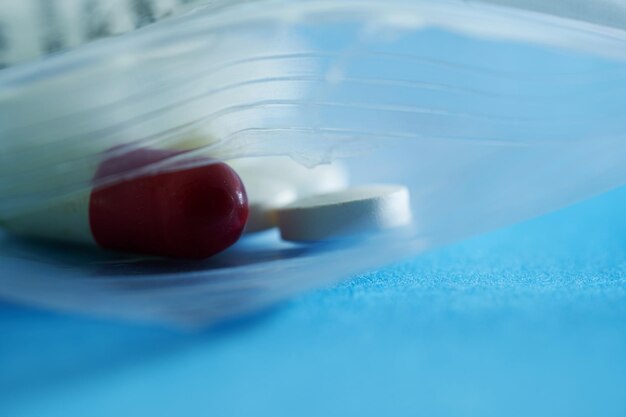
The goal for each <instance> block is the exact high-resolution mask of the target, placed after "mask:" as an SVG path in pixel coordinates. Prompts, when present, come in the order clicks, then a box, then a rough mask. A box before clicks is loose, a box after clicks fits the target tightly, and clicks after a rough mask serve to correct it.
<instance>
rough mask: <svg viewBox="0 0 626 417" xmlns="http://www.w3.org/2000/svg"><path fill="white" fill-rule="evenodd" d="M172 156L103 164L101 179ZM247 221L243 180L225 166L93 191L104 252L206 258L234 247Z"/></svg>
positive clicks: (153, 154) (93, 221)
mask: <svg viewBox="0 0 626 417" xmlns="http://www.w3.org/2000/svg"><path fill="white" fill-rule="evenodd" d="M176 154H177V152H172V151H156V150H148V149H142V150H138V151H133V152H130V153H127V154H125V155H122V156H119V157H115V158H111V159H109V160H106V161H105V162H103V163H102V164H101V165H100V167H99V169H98V171H97V173H96V176H95V179H96V180H97V179H101V178H104V177H107V176H109V175H115V174H119V173H123V172H127V171H129V170H133V169H137V168H141V167H143V166H146V165H149V164H152V163H155V162H158V161H161V160H163V159H165V158H167V157H171V156H173V155H176ZM247 219H248V202H247V197H246V192H245V189H244V186H243V184H242V182H241V179H240V178H239V177H238V176H237V174H236V173H235V171H233V169H232V168H230V167H229V166H228V165H226V164H224V163H219V162H216V163H213V164H210V165H203V166H199V167H194V168H185V169H181V170H178V171H172V172H163V173H158V174H153V175H147V176H142V177H138V178H134V179H130V180H126V181H123V182H120V183H116V184H114V185H110V186H104V187H100V188H95V189H94V190H93V191H92V193H91V197H90V201H89V223H90V228H91V233H92V235H93V238H94V240H95V241H96V243H97V244H98V245H99V246H102V247H103V248H106V249H112V250H118V251H125V252H135V253H143V254H149V255H157V256H166V257H174V258H186V259H204V258H208V257H210V256H212V255H215V254H216V253H218V252H221V251H223V250H224V249H226V248H228V247H229V246H231V245H232V244H234V243H235V242H236V241H237V240H238V239H239V237H240V236H241V234H242V233H243V230H244V227H245V225H246V221H247Z"/></svg>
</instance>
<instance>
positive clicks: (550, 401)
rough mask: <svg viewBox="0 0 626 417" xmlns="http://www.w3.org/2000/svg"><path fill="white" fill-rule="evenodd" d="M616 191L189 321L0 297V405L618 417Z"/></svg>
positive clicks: (621, 343) (622, 328)
mask: <svg viewBox="0 0 626 417" xmlns="http://www.w3.org/2000/svg"><path fill="white" fill-rule="evenodd" d="M625 272H626V189H625V188H623V189H619V190H616V191H613V192H610V193H608V194H605V195H602V196H599V197H596V198H594V199H591V200H589V201H587V202H583V203H580V204H578V205H575V206H572V207H570V208H567V209H564V210H561V211H559V212H556V213H552V214H549V215H546V216H544V217H541V218H538V219H534V220H531V221H528V222H525V223H523V224H519V225H515V226H512V227H509V228H506V229H503V230H499V231H496V232H492V233H490V234H486V235H483V236H480V237H476V238H473V239H471V240H468V241H465V242H462V243H459V244H456V245H453V246H450V247H447V248H443V249H439V250H436V251H432V252H430V253H427V254H425V255H422V256H418V257H416V258H414V259H411V260H408V261H405V262H402V263H398V264H396V265H393V266H389V267H386V268H382V269H380V270H378V271H374V272H371V273H369V274H367V275H364V276H359V277H354V278H353V279H351V280H349V281H347V282H345V283H343V284H340V285H337V286H335V287H333V288H329V289H323V290H319V291H316V292H312V293H309V294H306V295H303V296H301V297H299V298H297V299H294V300H292V301H291V302H288V303H286V304H284V305H282V306H280V307H277V308H275V309H273V310H272V311H269V312H266V313H263V314H261V315H258V316H256V317H252V318H250V319H247V320H245V321H240V322H237V323H231V324H228V325H223V326H221V327H218V328H213V329H208V330H206V331H201V332H179V331H175V330H171V329H164V328H155V327H142V326H139V325H128V324H123V323H119V322H107V321H101V320H93V319H88V318H83V317H76V316H71V315H60V314H53V313H48V312H42V311H36V310H31V309H27V308H22V307H17V306H12V305H8V304H5V305H2V306H1V307H0V334H1V335H2V336H1V342H0V415H1V416H4V417H9V416H10V417H13V416H37V417H43V416H86V415H88V416H91V417H97V416H107V417H108V416H143V415H146V416H173V415H181V416H192V415H213V416H250V415H255V416H282V415H285V416H296V415H297V416H320V415H333V416H334V415H337V416H345V415H364V416H367V415H372V416H381V415H428V416H448V415H450V416H452V415H454V416H476V415H483V416H503V415H509V416H510V415H533V416H537V415H541V416H543V415H545V416H554V415H567V416H579V415H580V416H582V415H585V416H588V415H601V416H618V415H620V416H623V415H625V414H626V395H624V394H625V393H626V356H625V355H624V353H625V352H626V280H625V276H626V275H625Z"/></svg>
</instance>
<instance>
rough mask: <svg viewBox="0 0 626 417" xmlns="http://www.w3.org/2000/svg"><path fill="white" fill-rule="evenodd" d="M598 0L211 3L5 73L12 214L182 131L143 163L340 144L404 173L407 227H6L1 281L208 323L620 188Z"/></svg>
mask: <svg viewBox="0 0 626 417" xmlns="http://www.w3.org/2000/svg"><path fill="white" fill-rule="evenodd" d="M490 3H500V2H499V1H498V2H495V1H494V2H490ZM510 3H511V4H513V5H515V6H520V7H523V8H525V9H531V10H533V9H537V10H539V11H546V12H558V13H560V14H562V15H564V16H568V17H581V16H579V15H577V14H576V13H577V12H576V10H582V9H577V7H576V6H577V5H578V4H579V3H577V2H573V1H572V2H566V1H563V2H560V3H559V4H560V7H556V6H555V7H554V9H549V8H548V7H550V6H545V7H544V6H542V5H541V4H540V3H538V2H537V3H533V2H528V3H526V2H510ZM594 5H595V6H594V10H595V12H594V13H591V12H590V13H585V17H586V18H588V20H589V22H583V21H582V20H573V19H564V18H561V17H557V16H552V15H549V14H543V13H537V12H536V11H527V10H519V9H513V8H508V7H500V6H498V5H492V4H485V3H482V2H457V1H439V2H432V1H428V2H415V1H410V2H409V1H406V2H405V1H399V0H394V1H386V2H382V1H345V2H331V1H328V2H326V1H318V0H311V1H256V2H240V3H231V4H230V5H224V4H219V5H213V6H211V5H209V6H207V7H206V8H202V9H198V10H196V11H195V12H193V13H190V14H187V15H184V16H182V17H178V18H172V19H168V20H166V21H163V22H160V23H157V24H154V25H151V26H149V27H147V28H144V29H141V30H139V31H136V32H132V33H128V34H125V35H123V36H121V37H119V38H109V39H104V40H101V41H97V42H94V43H92V44H89V45H86V46H84V47H80V48H77V49H75V50H72V51H69V52H66V53H63V54H59V55H55V56H51V57H48V58H46V59H45V60H43V61H41V62H37V63H32V64H24V65H18V66H15V67H11V68H8V69H5V70H3V71H1V72H0V221H4V222H7V221H10V219H11V217H12V216H16V215H24V214H25V213H26V214H29V213H30V214H32V215H34V216H37V215H39V213H41V212H42V211H45V210H46V207H49V206H50V205H51V204H55V202H58V201H63V199H65V198H70V197H69V196H73V195H77V194H80V193H85V192H88V191H89V190H90V189H91V187H94V186H99V185H103V184H111V183H115V182H116V181H123V180H126V179H128V178H133V177H136V176H139V175H145V174H146V170H140V171H128V172H124V173H121V174H117V175H115V176H110V177H107V178H102V179H99V181H98V182H97V183H96V184H94V183H93V171H94V169H95V167H96V166H97V165H98V163H99V161H102V160H103V158H107V157H108V156H110V155H119V154H124V153H125V152H131V151H133V150H135V149H137V148H142V147H160V148H172V149H180V148H181V147H184V148H185V149H191V151H189V152H187V153H184V154H182V155H179V156H177V157H175V158H170V159H168V160H166V161H162V162H160V163H159V164H155V165H154V166H150V167H149V169H148V171H149V172H158V171H160V170H168V169H180V167H185V166H189V165H192V164H194V163H197V160H198V159H197V157H198V155H209V156H211V157H212V158H217V159H221V160H232V159H238V158H244V157H259V156H276V155H282V156H288V157H291V158H292V159H294V160H296V161H298V162H300V163H301V164H303V165H306V166H315V165H318V164H324V163H329V162H332V161H336V160H339V161H342V162H343V163H344V164H346V165H347V167H348V169H349V171H350V174H351V178H352V181H353V182H354V183H356V184H359V183H370V182H392V183H402V184H406V185H407V186H409V187H410V189H411V197H412V200H413V211H414V213H413V215H414V218H415V223H414V226H413V227H411V228H408V229H403V230H401V231H399V232H396V233H390V234H384V235H376V236H371V237H369V238H364V239H357V240H353V241H342V242H339V243H338V242H335V243H324V244H322V243H320V244H316V245H309V246H301V245H294V244H290V243H285V242H281V241H280V240H279V238H278V236H277V234H276V233H274V232H268V233H264V234H260V235H256V236H249V237H246V238H244V239H242V240H241V241H240V242H239V243H238V244H237V245H235V246H234V247H233V248H231V249H229V250H228V251H226V252H224V253H223V254H220V255H218V256H216V257H214V258H211V259H210V260H207V261H204V262H198V263H196V262H191V263H190V262H184V263H181V262H175V261H163V260H157V259H146V258H137V257H124V256H120V255H116V254H108V253H100V252H96V251H90V250H81V249H77V248H72V250H71V251H69V250H68V248H67V247H60V246H56V247H53V246H42V245H38V244H35V243H32V242H28V241H21V240H18V239H15V238H9V237H8V236H3V237H2V239H3V240H2V243H1V248H2V249H1V250H0V270H1V271H3V272H2V273H0V295H3V296H5V297H9V298H11V299H17V300H21V301H24V302H28V303H34V304H37V305H43V306H47V307H51V308H62V309H68V310H72V311H82V312H89V313H96V314H102V315H107V316H115V317H120V318H126V319H139V320H152V321H160V322H163V321H165V322H174V323H179V324H185V325H196V324H197V325H203V324H207V323H211V322H214V321H217V320H221V319H223V318H228V317H233V316H237V315H240V314H244V313H247V312H252V311H256V310H258V309H260V308H263V307H266V306H268V305H271V304H273V303H275V302H277V301H281V300H284V299H286V298H288V297H290V296H292V295H293V294H296V293H298V292H301V291H304V290H307V289H310V288H314V287H318V286H320V285H327V284H330V283H333V282H336V281H337V280H339V279H342V278H346V277H349V276H351V275H353V274H355V273H359V272H362V271H366V270H368V269H372V268H376V267H379V266H381V265H384V264H386V263H389V262H392V261H394V260H398V259H401V258H404V257H407V256H412V255H415V254H418V253H419V252H420V251H424V250H427V249H429V248H433V247H436V246H440V245H443V244H447V243H450V242H454V241H456V240H459V239H462V238H464V237H467V236H471V235H473V234H477V233H481V232H484V231H487V230H491V229H494V228H497V227H501V226H504V225H507V224H510V223H513V222H517V221H521V220H523V219H526V218H529V217H532V216H536V215H539V214H542V213H545V212H547V211H550V210H553V209H556V208H559V207H562V206H564V205H566V204H570V203H572V202H574V201H578V200H580V199H583V198H586V197H589V196H591V195H593V194H597V193H600V192H602V191H605V190H608V189H610V188H612V187H616V186H619V185H622V184H623V183H624V182H625V180H626V164H625V163H624V162H625V160H626V157H625V156H623V154H622V152H621V150H622V147H623V145H622V142H623V140H624V139H623V133H622V130H623V121H622V117H621V113H622V109H623V108H624V104H625V101H626V95H625V94H624V84H625V83H626V80H625V77H624V74H625V72H624V69H625V68H626V66H625V65H624V62H623V58H624V51H625V50H626V49H625V48H624V46H625V45H626V42H625V40H626V35H625V34H626V32H623V31H622V30H621V28H622V27H623V22H624V21H625V20H622V19H620V16H621V14H620V12H621V13H623V10H625V9H626V8H624V7H620V6H617V5H616V4H613V3H612V2H609V1H604V2H594ZM526 6H528V7H526ZM598 23H601V24H602V25H599V24H598Z"/></svg>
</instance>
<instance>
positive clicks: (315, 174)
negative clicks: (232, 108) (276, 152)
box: [228, 156, 348, 198]
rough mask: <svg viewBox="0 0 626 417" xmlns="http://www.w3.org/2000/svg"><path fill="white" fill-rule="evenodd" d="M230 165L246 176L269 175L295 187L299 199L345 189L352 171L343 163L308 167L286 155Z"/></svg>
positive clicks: (233, 161) (234, 162) (249, 159)
mask: <svg viewBox="0 0 626 417" xmlns="http://www.w3.org/2000/svg"><path fill="white" fill-rule="evenodd" d="M228 164H229V165H230V166H231V167H233V169H234V170H235V171H237V173H239V174H240V176H241V177H242V179H243V180H244V184H245V179H246V177H260V176H262V177H269V178H274V179H276V180H278V181H281V182H287V183H289V184H290V185H291V186H293V187H295V189H296V193H297V196H298V198H301V197H308V196H310V195H315V194H320V193H328V192H331V191H337V190H342V189H344V188H346V187H347V186H348V172H347V169H346V168H345V166H344V165H343V164H341V163H339V162H333V163H331V164H322V165H318V166H315V167H313V168H307V167H305V166H303V165H300V164H299V163H297V162H295V161H294V160H292V159H291V158H289V157H286V156H264V157H254V158H241V159H234V160H231V161H228Z"/></svg>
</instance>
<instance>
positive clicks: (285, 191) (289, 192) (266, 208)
mask: <svg viewBox="0 0 626 417" xmlns="http://www.w3.org/2000/svg"><path fill="white" fill-rule="evenodd" d="M242 181H243V184H244V187H246V194H247V195H248V207H249V210H250V214H249V216H248V223H247V224H246V229H245V233H254V232H260V231H262V230H267V229H271V228H273V227H276V216H275V213H274V210H275V209H276V208H278V207H282V206H285V205H287V204H289V203H291V202H293V201H294V200H295V199H296V197H297V196H296V191H295V189H294V188H293V187H291V186H289V184H287V183H285V182H281V181H278V180H276V179H273V178H267V177H257V178H253V177H248V178H243V177H242Z"/></svg>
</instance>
